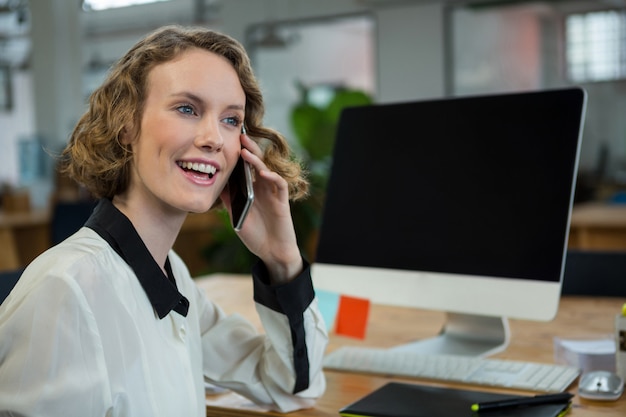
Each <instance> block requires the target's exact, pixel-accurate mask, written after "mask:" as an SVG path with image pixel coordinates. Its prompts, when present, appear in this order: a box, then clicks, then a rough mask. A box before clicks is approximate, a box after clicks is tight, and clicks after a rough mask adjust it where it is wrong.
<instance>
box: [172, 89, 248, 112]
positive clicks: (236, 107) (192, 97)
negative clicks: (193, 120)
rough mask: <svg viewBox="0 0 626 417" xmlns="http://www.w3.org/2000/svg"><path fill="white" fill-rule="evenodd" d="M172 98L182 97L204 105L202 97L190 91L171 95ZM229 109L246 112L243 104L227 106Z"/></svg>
mask: <svg viewBox="0 0 626 417" xmlns="http://www.w3.org/2000/svg"><path fill="white" fill-rule="evenodd" d="M171 96H172V97H176V96H182V97H185V98H187V99H189V100H191V101H195V102H196V103H204V100H203V99H202V98H200V96H198V95H196V94H194V93H192V92H189V91H181V92H178V93H172V94H171ZM227 109H230V110H240V111H244V110H245V106H243V105H241V104H230V105H228V106H227Z"/></svg>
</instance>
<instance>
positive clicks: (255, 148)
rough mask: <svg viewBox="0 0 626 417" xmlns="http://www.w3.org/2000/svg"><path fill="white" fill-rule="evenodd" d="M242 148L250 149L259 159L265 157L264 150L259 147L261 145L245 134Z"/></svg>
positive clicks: (243, 134) (242, 137)
mask: <svg viewBox="0 0 626 417" xmlns="http://www.w3.org/2000/svg"><path fill="white" fill-rule="evenodd" d="M241 147H242V148H244V149H248V150H249V151H250V152H252V153H254V154H255V155H257V156H258V157H259V158H262V157H263V150H261V147H260V146H259V144H258V143H256V142H255V141H254V140H253V139H251V138H250V136H248V135H247V134H245V133H242V134H241Z"/></svg>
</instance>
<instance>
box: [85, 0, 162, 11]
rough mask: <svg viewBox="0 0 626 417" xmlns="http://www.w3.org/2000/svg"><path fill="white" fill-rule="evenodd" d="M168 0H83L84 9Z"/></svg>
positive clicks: (104, 8)
mask: <svg viewBox="0 0 626 417" xmlns="http://www.w3.org/2000/svg"><path fill="white" fill-rule="evenodd" d="M160 1H168V0H83V10H106V9H115V8H118V7H126V6H135V5H137V4H147V3H157V2H160Z"/></svg>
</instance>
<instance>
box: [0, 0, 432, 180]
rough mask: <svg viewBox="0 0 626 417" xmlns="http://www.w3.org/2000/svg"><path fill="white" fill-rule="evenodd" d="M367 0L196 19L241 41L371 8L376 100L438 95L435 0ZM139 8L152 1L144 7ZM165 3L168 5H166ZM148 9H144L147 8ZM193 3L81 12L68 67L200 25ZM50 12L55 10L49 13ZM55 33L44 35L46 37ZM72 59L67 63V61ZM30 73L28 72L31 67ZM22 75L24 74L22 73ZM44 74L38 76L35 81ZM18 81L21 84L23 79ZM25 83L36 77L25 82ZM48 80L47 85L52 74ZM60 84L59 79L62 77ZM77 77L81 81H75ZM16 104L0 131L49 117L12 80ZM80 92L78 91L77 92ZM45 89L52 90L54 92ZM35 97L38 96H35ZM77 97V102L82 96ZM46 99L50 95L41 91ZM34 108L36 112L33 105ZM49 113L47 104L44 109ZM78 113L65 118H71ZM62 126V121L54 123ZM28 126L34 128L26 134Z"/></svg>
mask: <svg viewBox="0 0 626 417" xmlns="http://www.w3.org/2000/svg"><path fill="white" fill-rule="evenodd" d="M387 3H389V4H390V5H387V4H385V2H369V1H359V0H316V1H315V2H311V1H307V0H276V1H259V0H236V1H225V2H223V3H222V4H221V7H220V8H219V10H218V11H211V10H209V11H208V12H206V13H205V16H204V22H203V23H202V24H205V25H208V26H210V27H213V28H215V29H217V30H221V31H224V32H225V33H228V34H230V35H232V36H234V37H235V38H237V39H239V40H240V41H242V42H245V33H246V29H247V28H248V27H249V26H250V25H252V24H257V23H263V22H267V21H270V20H297V19H309V18H319V17H323V16H334V15H343V14H351V13H363V12H372V13H373V15H374V16H375V18H376V19H377V26H378V30H377V34H376V42H377V48H376V51H377V54H378V55H377V68H376V73H377V77H378V79H377V85H378V88H377V100H379V101H381V102H390V101H398V100H411V99H416V98H421V97H433V96H441V95H442V94H443V91H444V86H443V51H442V49H441V45H442V40H441V38H442V26H441V24H442V8H443V6H442V5H441V4H439V3H437V2H435V3H433V2H430V1H421V0H415V1H408V2H406V1H403V2H395V1H390V2H387ZM146 7H151V9H147V8H146ZM165 8H168V9H167V10H166V9H165ZM147 10H151V11H150V12H149V13H148V12H147ZM195 16H196V10H195V9H194V3H193V2H192V1H190V0H174V1H173V2H172V3H170V4H169V5H153V6H138V7H136V8H130V9H126V10H124V11H119V10H117V11H112V12H110V13H109V12H106V13H101V14H89V15H88V14H84V13H81V14H80V19H82V21H81V22H80V25H81V27H82V28H83V29H82V30H83V32H84V34H83V35H82V36H81V42H82V48H81V51H82V53H81V54H67V56H68V57H69V58H68V60H69V61H70V62H67V63H66V64H67V65H68V66H72V65H73V66H74V67H73V68H75V66H79V67H82V68H85V67H86V66H87V65H88V64H89V62H93V61H94V60H99V61H101V62H105V63H106V62H110V61H112V60H113V59H115V58H118V57H119V56H120V55H121V54H122V53H123V52H124V51H125V50H126V49H128V47H129V46H130V45H132V44H133V43H134V42H135V41H136V40H137V39H138V38H139V37H140V36H141V35H143V34H145V33H146V32H147V31H149V30H151V29H152V28H154V27H156V26H159V25H161V24H165V23H183V24H195V23H199V22H198V21H197V19H196V17H195ZM50 17H51V18H53V17H54V16H50ZM54 37H55V33H51V34H50V38H51V41H52V40H53V39H54ZM72 60H73V61H72ZM30 75H31V77H32V76H33V73H32V71H31V74H30ZM101 75H102V72H100V74H99V75H98V74H96V77H91V78H90V79H89V82H91V83H94V82H95V83H97V82H98V76H101ZM24 76H25V77H28V74H27V73H25V74H24ZM42 77H43V76H40V78H39V79H40V80H41V78H42ZM24 82H26V83H28V81H27V80H25V81H24ZM30 82H31V86H32V85H37V84H38V83H39V81H37V80H35V81H32V80H31V81H30ZM47 82H49V83H52V84H54V83H55V82H56V80H55V79H49V80H47ZM63 82H65V80H63ZM76 82H77V83H83V80H80V79H76ZM14 87H15V88H14V91H15V92H16V94H17V95H20V96H22V97H21V99H20V100H22V102H23V107H22V108H20V109H19V112H20V113H22V114H23V113H26V114H31V115H33V117H34V123H33V119H29V120H25V119H24V116H22V115H20V114H18V111H17V108H16V109H14V110H13V111H12V112H10V113H8V114H3V115H2V116H0V117H1V118H0V131H5V130H8V129H7V128H6V126H9V125H11V126H12V131H15V132H21V131H27V132H29V133H35V134H37V133H38V131H39V130H41V129H42V128H41V127H38V126H37V125H38V123H39V122H40V121H43V122H44V123H46V125H47V124H48V123H49V116H50V114H54V113H53V112H48V111H47V110H46V108H45V107H44V108H42V106H39V107H37V106H36V100H37V99H38V95H39V92H38V91H29V90H27V89H23V88H22V87H20V88H19V89H18V88H17V87H18V86H17V85H16V86H14ZM83 91H84V90H83ZM46 94H55V92H54V91H51V92H47V93H46ZM39 97H40V96H39ZM84 98H85V97H84V94H83V97H81V99H82V100H84ZM46 99H50V100H54V99H53V98H51V97H49V96H48V95H47V96H46ZM57 105H64V106H66V107H67V108H82V107H83V103H61V102H57ZM36 107H37V109H36V110H37V111H38V112H39V114H35V108H36ZM49 110H50V111H51V109H49ZM78 117H79V115H78V114H77V115H75V117H70V119H72V120H77V118H78ZM60 123H61V124H62V127H64V128H65V127H66V126H65V125H66V124H67V123H64V122H60ZM33 130H34V132H33ZM57 136H58V137H56V138H55V139H54V140H55V141H57V142H58V143H59V144H61V145H62V143H64V141H65V140H66V139H67V138H66V137H63V136H64V135H57ZM17 139H18V137H17V134H16V133H9V134H6V135H5V134H3V135H2V144H3V145H5V146H8V145H7V144H9V143H14V142H16V141H17ZM9 160H12V161H15V160H16V158H15V154H11V153H10V152H3V153H0V167H2V168H0V169H1V170H0V182H2V181H9V182H13V181H15V179H16V176H17V171H16V166H15V164H14V163H10V162H9Z"/></svg>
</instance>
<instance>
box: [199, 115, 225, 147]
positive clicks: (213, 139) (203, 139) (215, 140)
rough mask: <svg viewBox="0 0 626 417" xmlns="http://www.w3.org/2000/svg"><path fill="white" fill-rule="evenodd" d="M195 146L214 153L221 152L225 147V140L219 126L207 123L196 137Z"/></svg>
mask: <svg viewBox="0 0 626 417" xmlns="http://www.w3.org/2000/svg"><path fill="white" fill-rule="evenodd" d="M194 143H195V145H196V146H197V147H199V148H203V149H206V150H208V151H212V152H220V151H221V150H222V148H223V147H224V138H223V137H222V134H221V132H220V129H219V127H218V125H217V124H215V123H212V122H207V123H203V124H202V128H201V129H200V131H199V132H198V134H197V135H196V138H195V141H194Z"/></svg>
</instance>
